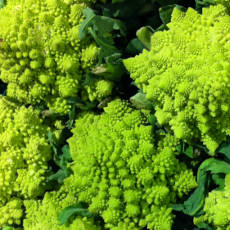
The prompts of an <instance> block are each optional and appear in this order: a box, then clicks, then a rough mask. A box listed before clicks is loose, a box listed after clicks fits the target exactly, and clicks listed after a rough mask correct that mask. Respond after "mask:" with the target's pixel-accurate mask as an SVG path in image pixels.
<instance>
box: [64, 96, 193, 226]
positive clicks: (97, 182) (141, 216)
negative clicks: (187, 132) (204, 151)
mask: <svg viewBox="0 0 230 230" xmlns="http://www.w3.org/2000/svg"><path fill="white" fill-rule="evenodd" d="M104 110H105V113H103V114H102V115H94V114H86V115H85V116H83V117H81V118H79V119H77V120H76V127H75V128H74V129H73V131H72V132H73V137H71V138H70V139H69V144H70V152H71V156H72V158H73V160H74V163H73V165H72V167H71V168H72V170H73V175H72V176H70V178H68V179H66V181H65V183H66V184H68V186H69V188H70V190H71V191H75V193H76V196H77V197H78V200H79V201H82V202H86V203H88V204H89V211H90V212H92V213H95V214H98V215H101V216H102V217H103V219H104V221H105V225H106V228H109V229H111V230H118V229H119V230H131V229H132V230H134V229H143V228H145V227H147V228H148V229H155V230H169V229H171V226H172V223H173V215H172V210H171V208H170V205H171V204H172V203H174V202H176V200H177V197H182V196H183V195H185V194H188V192H189V191H191V189H193V188H194V187H196V181H195V178H194V176H193V174H192V172H191V171H190V170H189V169H187V168H186V166H185V165H184V164H182V163H180V162H179V160H178V159H177V158H176V156H175V152H174V151H173V150H172V149H173V148H169V147H168V143H169V140H172V143H178V142H177V141H175V139H174V138H170V137H168V135H166V137H164V136H163V137H161V141H160V142H159V146H157V145H155V144H154V142H155V139H154V130H153V128H152V126H150V125H148V119H147V116H146V113H142V112H141V111H138V110H134V109H133V108H132V107H131V106H130V104H129V103H128V102H126V101H121V100H120V99H116V100H114V101H112V102H110V103H109V104H108V106H107V107H105V108H104ZM164 140H165V141H164ZM181 170H183V172H184V173H185V175H186V176H187V177H186V180H183V179H184V177H183V175H181Z"/></svg>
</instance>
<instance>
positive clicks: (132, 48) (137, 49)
mask: <svg viewBox="0 0 230 230" xmlns="http://www.w3.org/2000/svg"><path fill="white" fill-rule="evenodd" d="M144 48H145V46H144V45H143V43H142V42H141V41H140V40H138V39H137V38H135V39H132V40H131V41H130V42H129V44H128V45H127V47H126V52H127V53H128V54H131V55H136V54H139V53H141V52H142V51H143V49H144Z"/></svg>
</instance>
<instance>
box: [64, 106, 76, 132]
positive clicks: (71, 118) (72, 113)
mask: <svg viewBox="0 0 230 230" xmlns="http://www.w3.org/2000/svg"><path fill="white" fill-rule="evenodd" d="M75 118H76V106H75V105H73V106H72V109H71V111H70V112H69V120H68V121H67V122H66V127H67V128H68V129H71V128H72V127H73V124H74V122H75Z"/></svg>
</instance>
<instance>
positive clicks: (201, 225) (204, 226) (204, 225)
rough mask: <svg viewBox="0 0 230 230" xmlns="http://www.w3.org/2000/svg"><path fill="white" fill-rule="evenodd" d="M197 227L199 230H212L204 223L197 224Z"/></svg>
mask: <svg viewBox="0 0 230 230" xmlns="http://www.w3.org/2000/svg"><path fill="white" fill-rule="evenodd" d="M197 227H198V228H199V229H205V230H212V228H211V227H210V226H209V225H208V224H206V223H199V224H198V225H197Z"/></svg>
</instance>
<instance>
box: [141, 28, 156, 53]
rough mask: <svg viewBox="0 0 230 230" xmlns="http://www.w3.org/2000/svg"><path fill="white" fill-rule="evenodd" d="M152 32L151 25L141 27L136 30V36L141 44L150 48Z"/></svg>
mask: <svg viewBox="0 0 230 230" xmlns="http://www.w3.org/2000/svg"><path fill="white" fill-rule="evenodd" d="M153 34H154V29H153V28H152V27H151V26H144V27H141V28H140V29H139V30H138V31H137V37H138V39H139V40H140V41H141V42H142V44H143V45H144V46H145V47H146V48H147V49H148V50H150V49H151V37H152V35H153Z"/></svg>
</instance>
